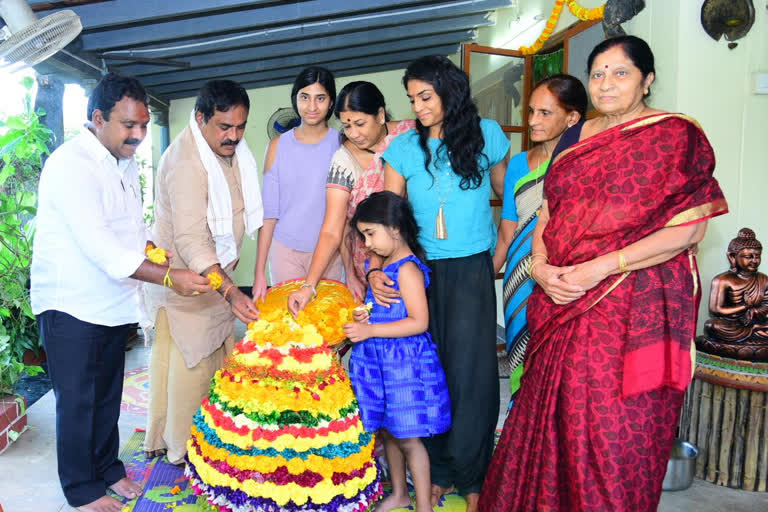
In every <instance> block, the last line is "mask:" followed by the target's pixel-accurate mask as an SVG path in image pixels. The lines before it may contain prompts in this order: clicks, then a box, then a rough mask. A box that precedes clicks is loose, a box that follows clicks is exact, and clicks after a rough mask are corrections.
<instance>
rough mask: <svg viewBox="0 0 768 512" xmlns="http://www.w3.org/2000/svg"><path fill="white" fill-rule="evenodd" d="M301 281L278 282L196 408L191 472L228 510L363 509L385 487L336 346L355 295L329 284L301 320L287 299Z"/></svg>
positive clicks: (205, 491) (203, 491)
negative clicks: (324, 337) (333, 349)
mask: <svg viewBox="0 0 768 512" xmlns="http://www.w3.org/2000/svg"><path fill="white" fill-rule="evenodd" d="M300 284H301V283H300V282H288V283H284V284H282V285H279V286H276V287H273V289H272V290H271V291H270V293H269V294H268V297H267V300H266V301H265V302H264V303H261V304H259V309H260V311H261V318H260V319H259V320H258V321H256V322H254V323H252V324H250V325H249V328H248V331H247V332H246V335H245V338H244V339H243V340H242V341H241V342H240V343H238V344H237V345H236V347H235V350H234V352H233V354H232V356H231V357H230V358H229V359H228V360H227V362H226V364H225V367H224V368H222V369H221V370H219V371H218V372H216V375H215V376H214V378H213V379H212V381H211V391H210V395H209V396H208V398H206V399H204V400H203V403H202V405H201V407H200V409H199V410H198V411H197V414H196V415H195V418H194V424H193V426H192V436H191V438H190V440H189V441H188V443H187V450H188V453H187V468H186V474H187V476H188V477H189V478H190V480H191V484H192V486H193V488H194V489H195V491H196V492H197V493H201V494H205V495H207V497H208V500H209V502H210V503H211V504H212V505H215V506H216V507H218V509H219V510H221V511H223V512H252V511H259V512H261V511H264V512H266V511H281V512H282V511H296V512H310V511H313V512H314V511H318V512H319V511H334V512H336V511H338V512H359V511H363V510H366V509H367V508H368V507H369V506H370V505H371V504H372V503H373V502H374V501H375V500H376V499H377V498H378V496H379V495H380V493H381V487H380V484H379V481H378V474H377V469H376V464H375V462H374V459H373V455H372V451H373V446H374V439H373V435H372V434H371V433H368V432H366V431H365V430H364V429H363V425H362V422H361V421H360V416H359V414H358V407H357V401H356V400H355V397H354V394H353V393H352V388H351V387H350V383H349V379H348V377H347V375H346V372H345V371H344V368H343V367H342V366H341V364H340V363H339V361H338V358H337V357H336V355H335V354H334V353H333V351H332V349H331V345H332V344H335V343H337V342H339V341H340V339H341V338H339V336H341V337H343V331H342V330H341V326H342V325H343V324H344V323H347V322H349V321H351V319H352V309H353V308H354V307H355V303H354V300H353V299H352V296H351V295H350V294H349V291H348V290H347V289H346V287H344V286H343V285H341V284H340V283H335V282H332V281H323V282H321V284H320V286H318V290H317V291H318V296H317V298H316V299H315V300H313V301H312V302H311V303H310V306H309V307H307V309H306V310H305V311H304V312H302V313H301V314H299V316H298V318H296V319H294V318H293V317H292V316H291V315H290V314H289V313H288V312H287V311H286V309H285V305H286V299H287V295H288V294H289V293H290V292H291V291H293V290H295V289H298V287H299V285H300ZM315 324H319V325H317V326H316V325H315ZM318 331H320V332H323V333H324V334H325V335H326V336H327V337H328V338H329V339H327V340H326V339H323V336H322V335H321V334H320V333H319V332H318ZM329 342H330V344H329Z"/></svg>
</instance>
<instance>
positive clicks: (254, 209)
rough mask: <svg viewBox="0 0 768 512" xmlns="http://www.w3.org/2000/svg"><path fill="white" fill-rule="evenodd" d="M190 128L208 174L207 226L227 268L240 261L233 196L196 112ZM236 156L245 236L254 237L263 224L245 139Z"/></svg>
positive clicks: (255, 176)
mask: <svg viewBox="0 0 768 512" xmlns="http://www.w3.org/2000/svg"><path fill="white" fill-rule="evenodd" d="M189 128H190V129H191V130H192V135H193V136H194V138H195V144H196V145H197V151H198V152H199V153H200V160H201V161H202V162H203V167H205V172H206V173H207V174H208V211H207V218H208V227H209V228H210V229H211V234H212V235H213V240H214V242H215V243H216V255H217V256H218V257H219V264H220V265H221V266H222V267H226V266H227V265H229V264H230V263H231V262H233V261H235V260H236V259H237V243H236V242H235V234H234V225H233V219H232V197H230V194H229V185H228V184H227V179H226V178H225V177H224V171H222V170H221V165H219V161H218V160H217V159H216V155H215V154H214V153H213V150H212V149H211V147H210V146H209V145H208V143H207V142H206V141H205V138H204V137H203V134H202V132H201V131H200V127H199V126H197V120H196V119H195V111H194V110H193V111H192V115H191V116H190V119H189ZM235 153H236V154H237V162H238V165H239V167H240V184H241V186H242V189H243V202H244V203H245V233H246V234H247V235H248V236H250V237H251V238H253V237H254V234H255V233H256V230H257V229H259V228H260V227H261V225H262V224H263V223H264V207H263V205H262V202H261V189H260V187H259V169H258V166H257V165H256V160H255V159H254V158H253V153H251V150H250V149H249V148H248V144H246V142H245V138H242V139H241V140H240V142H239V143H238V145H237V148H236V149H235Z"/></svg>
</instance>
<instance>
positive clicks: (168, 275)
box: [163, 265, 173, 288]
mask: <svg viewBox="0 0 768 512" xmlns="http://www.w3.org/2000/svg"><path fill="white" fill-rule="evenodd" d="M163 286H167V287H168V288H173V281H172V280H171V266H170V265H169V266H168V270H166V271H165V277H163Z"/></svg>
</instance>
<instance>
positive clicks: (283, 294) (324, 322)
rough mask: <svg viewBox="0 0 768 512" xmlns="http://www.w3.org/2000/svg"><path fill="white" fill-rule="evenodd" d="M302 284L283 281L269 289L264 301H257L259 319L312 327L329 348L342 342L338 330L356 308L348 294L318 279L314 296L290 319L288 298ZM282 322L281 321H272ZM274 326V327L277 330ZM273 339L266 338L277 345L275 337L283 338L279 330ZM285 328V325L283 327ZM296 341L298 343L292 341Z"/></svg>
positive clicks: (344, 289)
mask: <svg viewBox="0 0 768 512" xmlns="http://www.w3.org/2000/svg"><path fill="white" fill-rule="evenodd" d="M302 282H303V281H300V280H296V281H287V282H285V283H282V284H279V285H277V286H273V287H272V288H271V289H270V290H269V293H267V296H266V298H265V299H264V300H263V301H261V302H259V303H258V304H257V305H258V308H259V312H260V313H261V318H262V319H264V320H267V321H269V322H273V323H277V324H278V326H279V324H281V323H282V324H290V322H289V321H288V320H290V321H292V322H295V323H297V324H298V325H300V326H302V327H304V326H306V325H314V326H315V328H316V329H317V332H318V334H320V336H322V337H323V339H324V340H325V342H326V343H328V344H329V345H337V344H339V343H341V342H342V341H344V340H345V339H346V335H345V334H344V330H343V329H342V327H343V326H344V324H346V323H349V322H351V321H352V310H353V309H354V308H355V306H357V303H356V302H355V300H354V298H353V297H352V294H351V293H350V292H349V290H348V289H347V287H346V286H344V285H343V284H341V283H338V282H336V281H328V280H325V279H324V280H322V281H320V283H319V284H318V286H317V297H315V298H314V299H313V300H312V301H311V302H310V303H309V304H308V305H307V307H306V308H305V309H304V311H302V312H300V313H299V314H298V316H297V317H296V318H295V319H294V318H293V317H292V316H291V314H290V313H289V312H288V309H287V304H288V296H289V295H290V294H291V293H293V292H294V291H296V290H298V289H299V288H300V286H301V284H302ZM277 320H283V322H276V321H277ZM278 326H276V327H278ZM279 328H280V329H281V331H280V332H279V333H275V334H277V336H274V335H272V336H270V342H271V343H272V344H273V345H275V344H276V341H277V344H279V337H280V336H281V335H286V334H287V333H286V332H284V330H283V328H281V327H279ZM286 329H287V326H286ZM276 338H277V339H276ZM293 341H298V340H295V339H294V340H293Z"/></svg>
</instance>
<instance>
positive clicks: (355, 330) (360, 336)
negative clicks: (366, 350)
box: [344, 322, 371, 343]
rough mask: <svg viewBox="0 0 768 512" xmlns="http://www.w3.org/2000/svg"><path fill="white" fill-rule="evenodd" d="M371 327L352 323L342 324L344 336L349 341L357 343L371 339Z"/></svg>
mask: <svg viewBox="0 0 768 512" xmlns="http://www.w3.org/2000/svg"><path fill="white" fill-rule="evenodd" d="M370 333H371V325H370V324H361V323H359V322H352V323H350V324H344V334H346V335H347V338H349V341H351V342H352V343H357V342H359V341H365V340H367V339H368V338H370V337H371V334H370Z"/></svg>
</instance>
